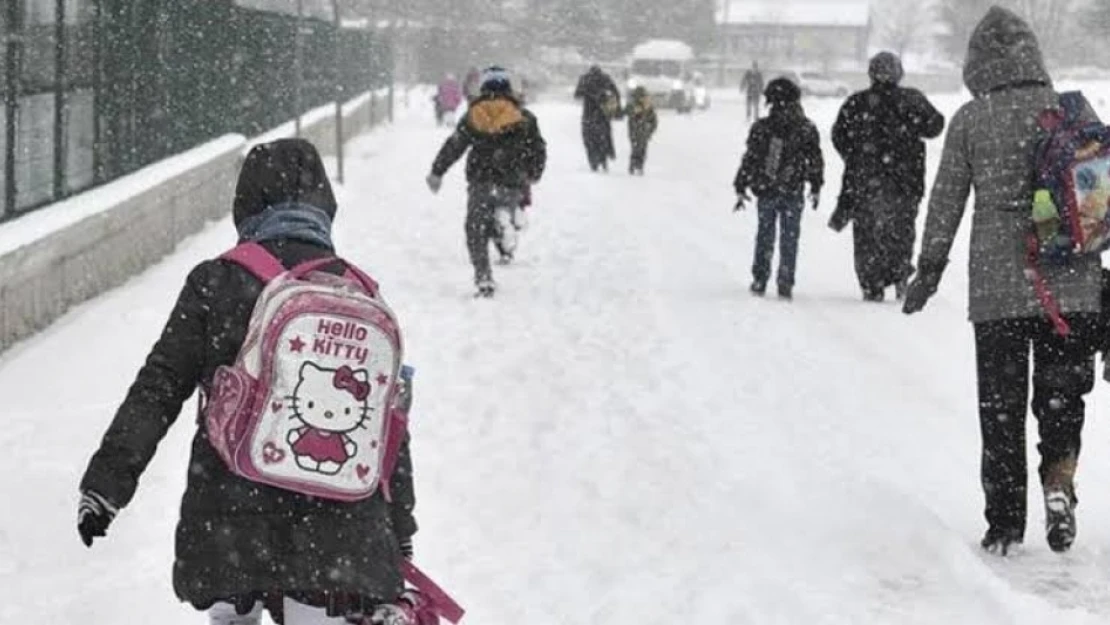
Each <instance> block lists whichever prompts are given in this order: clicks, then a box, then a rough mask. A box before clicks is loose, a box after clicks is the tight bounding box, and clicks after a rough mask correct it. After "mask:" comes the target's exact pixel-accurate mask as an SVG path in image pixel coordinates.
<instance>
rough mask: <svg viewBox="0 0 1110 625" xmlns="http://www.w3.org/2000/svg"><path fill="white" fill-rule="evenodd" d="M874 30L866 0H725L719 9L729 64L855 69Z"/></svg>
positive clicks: (721, 43) (723, 53) (721, 48)
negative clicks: (818, 0)
mask: <svg viewBox="0 0 1110 625" xmlns="http://www.w3.org/2000/svg"><path fill="white" fill-rule="evenodd" d="M871 32H872V15H871V6H870V2H869V1H868V0H843V1H825V2H795V1H794V0H772V1H768V0H724V1H723V2H722V3H721V8H720V10H719V12H718V14H717V36H718V54H719V55H720V59H719V60H720V61H723V62H724V63H725V64H727V65H729V66H731V67H735V66H741V67H746V66H748V65H750V64H751V62H752V61H759V62H760V64H761V65H763V66H765V67H804V68H812V69H822V70H826V71H828V70H834V69H854V68H857V67H859V66H860V65H861V64H863V63H865V62H866V60H867V54H868V44H869V42H870V39H871Z"/></svg>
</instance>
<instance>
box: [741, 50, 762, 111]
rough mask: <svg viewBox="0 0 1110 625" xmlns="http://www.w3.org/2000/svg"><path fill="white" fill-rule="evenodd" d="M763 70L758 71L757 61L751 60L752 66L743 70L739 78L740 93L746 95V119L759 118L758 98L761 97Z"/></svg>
mask: <svg viewBox="0 0 1110 625" xmlns="http://www.w3.org/2000/svg"><path fill="white" fill-rule="evenodd" d="M763 87H764V84H763V72H761V71H759V62H758V61H752V67H751V69H749V70H748V71H746V72H744V77H743V78H741V79H740V93H742V94H744V95H745V96H747V107H746V110H747V112H748V121H749V122H750V121H754V120H757V119H759V99H760V98H761V97H763Z"/></svg>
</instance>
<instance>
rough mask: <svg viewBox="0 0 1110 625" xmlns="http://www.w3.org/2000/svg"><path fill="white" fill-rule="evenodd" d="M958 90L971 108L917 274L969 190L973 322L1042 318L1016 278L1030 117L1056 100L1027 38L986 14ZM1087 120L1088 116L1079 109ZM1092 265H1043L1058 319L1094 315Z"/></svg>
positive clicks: (939, 181)
mask: <svg viewBox="0 0 1110 625" xmlns="http://www.w3.org/2000/svg"><path fill="white" fill-rule="evenodd" d="M964 83H965V84H966V85H967V87H968V89H969V90H970V91H971V93H972V95H973V96H974V98H975V99H974V100H972V101H971V102H968V103H967V104H965V105H964V106H963V107H962V108H960V110H959V112H957V113H956V116H955V118H953V120H952V123H951V125H950V126H949V129H948V135H947V137H946V139H945V143H944V153H943V156H942V157H941V164H940V170H939V172H938V173H937V178H936V182H935V183H934V185H933V192H932V196H931V198H930V200H929V209H928V217H927V220H926V224H925V233H924V236H923V238H922V249H921V258H920V260H919V266H920V267H930V266H932V267H936V266H942V265H943V263H944V262H946V260H947V258H948V254H949V251H950V250H951V247H952V242H953V240H954V239H955V237H956V232H957V230H959V227H960V222H961V221H962V219H963V215H964V210H965V207H966V205H967V200H968V195H969V194H970V191H971V190H972V189H973V188H974V190H975V205H974V212H973V215H972V223H971V255H970V268H969V287H970V295H969V313H970V318H971V321H972V322H975V323H978V322H985V321H994V320H999V319H1011V318H1020V317H1039V316H1043V315H1044V314H1045V313H1044V310H1043V309H1042V307H1041V305H1040V304H1039V302H1038V301H1037V298H1036V295H1035V293H1034V291H1033V288H1032V285H1031V283H1030V281H1029V280H1028V278H1026V276H1025V272H1024V270H1025V266H1026V263H1025V253H1024V250H1025V248H1024V237H1025V234H1026V233H1027V232H1028V227H1029V212H1030V202H1031V198H1032V178H1033V164H1032V156H1033V150H1034V144H1035V133H1036V118H1037V115H1038V113H1040V112H1041V111H1042V110H1044V109H1046V108H1050V107H1053V106H1056V105H1057V103H1058V95H1057V93H1056V91H1055V90H1054V89H1053V88H1052V82H1051V79H1050V78H1049V76H1048V73H1047V72H1046V71H1045V68H1044V61H1043V57H1042V56H1041V51H1040V47H1039V46H1038V44H1037V40H1036V37H1035V36H1034V34H1033V32H1032V30H1031V29H1030V28H1029V26H1028V25H1027V24H1026V23H1025V22H1023V21H1022V20H1021V19H1020V18H1019V17H1017V16H1016V15H1014V14H1013V13H1011V12H1009V11H1007V10H1005V9H1000V8H997V7H996V8H993V9H991V11H990V12H989V13H988V14H987V15H986V17H984V18H983V20H982V21H981V22H980V23H979V25H978V26H977V27H976V29H975V32H974V33H973V34H972V36H971V41H970V44H969V47H968V55H967V60H966V62H965V65H964ZM1088 114H1089V115H1090V116H1091V117H1092V118H1093V117H1094V113H1093V111H1088ZM1099 269H1100V262H1099V259H1098V258H1095V257H1087V258H1082V259H1078V260H1076V261H1074V262H1073V263H1072V264H1071V265H1069V266H1064V267H1045V268H1044V269H1043V272H1044V275H1045V277H1046V279H1047V281H1048V284H1049V287H1050V289H1051V291H1052V293H1053V294H1054V295H1055V297H1056V298H1057V299H1058V300H1059V303H1060V307H1061V309H1062V311H1063V312H1064V313H1082V312H1099V309H1100V304H1099V278H1100V275H1099Z"/></svg>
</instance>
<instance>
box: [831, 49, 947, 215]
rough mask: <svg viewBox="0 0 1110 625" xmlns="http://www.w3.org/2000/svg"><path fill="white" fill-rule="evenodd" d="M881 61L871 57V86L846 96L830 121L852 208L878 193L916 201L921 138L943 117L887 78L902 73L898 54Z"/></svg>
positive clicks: (921, 187) (935, 132)
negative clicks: (834, 117)
mask: <svg viewBox="0 0 1110 625" xmlns="http://www.w3.org/2000/svg"><path fill="white" fill-rule="evenodd" d="M887 54H888V55H889V53H887ZM889 57H893V55H889ZM889 57H888V58H889ZM884 60H885V59H884V58H883V57H882V56H879V57H876V61H875V62H873V63H872V78H873V83H872V86H871V87H870V88H869V89H866V90H864V91H861V92H859V93H856V94H853V95H852V96H851V97H849V98H848V100H847V101H846V102H845V103H844V106H842V107H841V109H840V114H839V115H838V116H837V119H836V123H835V124H834V125H833V132H832V139H833V145H834V146H835V147H836V151H837V152H839V153H840V156H841V157H842V158H843V159H844V163H845V170H844V185H843V189H842V192H843V195H844V198H843V199H844V201H848V202H850V203H851V204H852V205H855V206H858V205H860V204H861V201H862V200H864V199H866V198H868V197H870V196H871V195H873V194H878V193H891V192H892V193H895V194H897V195H900V196H902V197H906V198H912V199H914V200H917V201H919V200H920V199H921V198H922V196H924V195H925V142H924V141H923V139H932V138H934V137H938V136H940V133H941V132H942V131H943V130H944V115H941V114H940V112H939V111H937V109H936V108H935V107H933V105H932V104H931V103H930V102H929V100H928V99H927V98H926V97H925V95H924V94H923V93H921V92H920V91H918V90H916V89H909V88H905V87H900V86H898V84H897V81H896V80H895V81H891V80H888V79H886V77H887V76H890V77H892V78H893V77H895V76H898V75H899V74H900V73H901V67H900V66H899V65H894V64H895V63H896V62H897V57H893V60H886V61H885V62H884ZM886 65H894V66H893V67H886Z"/></svg>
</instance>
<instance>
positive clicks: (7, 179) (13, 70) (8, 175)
mask: <svg viewBox="0 0 1110 625" xmlns="http://www.w3.org/2000/svg"><path fill="white" fill-rule="evenodd" d="M7 22H8V32H7V33H5V35H6V37H5V46H4V49H5V52H6V54H5V56H6V57H7V59H6V61H7V62H6V63H5V64H4V65H5V70H4V81H5V85H6V89H5V93H6V94H7V97H5V98H4V120H5V124H4V126H5V130H4V205H3V207H2V208H3V212H0V218H3V217H9V216H11V215H12V214H13V213H14V212H15V193H16V188H15V142H16V126H17V120H16V116H18V115H19V83H20V80H19V70H20V65H21V63H20V61H21V59H20V58H19V57H20V53H21V52H22V43H23V41H22V36H23V2H22V0H15V1H9V2H8V15H7Z"/></svg>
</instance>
